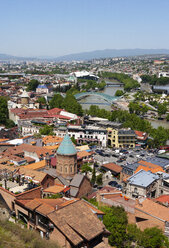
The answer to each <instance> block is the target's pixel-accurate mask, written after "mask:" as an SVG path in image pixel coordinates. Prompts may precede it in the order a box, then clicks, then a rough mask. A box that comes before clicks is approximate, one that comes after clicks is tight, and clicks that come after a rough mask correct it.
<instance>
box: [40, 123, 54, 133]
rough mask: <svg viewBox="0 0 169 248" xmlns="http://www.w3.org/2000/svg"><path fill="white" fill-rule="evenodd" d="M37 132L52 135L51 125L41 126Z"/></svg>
mask: <svg viewBox="0 0 169 248" xmlns="http://www.w3.org/2000/svg"><path fill="white" fill-rule="evenodd" d="M39 133H40V134H41V135H53V134H54V133H53V127H51V126H48V125H45V126H44V127H43V128H40V130H39Z"/></svg>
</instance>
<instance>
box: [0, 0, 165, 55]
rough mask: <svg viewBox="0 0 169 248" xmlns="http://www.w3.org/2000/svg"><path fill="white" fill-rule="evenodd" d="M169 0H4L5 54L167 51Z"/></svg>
mask: <svg viewBox="0 0 169 248" xmlns="http://www.w3.org/2000/svg"><path fill="white" fill-rule="evenodd" d="M168 12H169V0H29V1H28V0H0V24H1V28H0V53H7V54H12V55H17V56H60V55H65V54H70V53H76V52H84V51H92V50H100V49H108V48H109V49H111V48H112V49H124V48H168V49H169V31H168V30H169V28H168V26H169V14H168Z"/></svg>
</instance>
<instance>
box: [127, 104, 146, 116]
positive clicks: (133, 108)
mask: <svg viewBox="0 0 169 248" xmlns="http://www.w3.org/2000/svg"><path fill="white" fill-rule="evenodd" d="M148 110H149V108H148V107H147V105H145V104H144V103H140V104H139V103H137V102H130V103H129V112H130V114H133V113H135V114H136V115H144V114H146V113H147V111H148Z"/></svg>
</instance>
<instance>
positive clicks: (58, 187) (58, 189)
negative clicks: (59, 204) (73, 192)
mask: <svg viewBox="0 0 169 248" xmlns="http://www.w3.org/2000/svg"><path fill="white" fill-rule="evenodd" d="M64 189H65V187H64V186H63V185H53V186H50V187H48V188H46V189H44V190H43V192H48V193H54V194H58V193H60V192H62V191H63V190H64Z"/></svg>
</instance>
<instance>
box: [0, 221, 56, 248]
mask: <svg viewBox="0 0 169 248" xmlns="http://www.w3.org/2000/svg"><path fill="white" fill-rule="evenodd" d="M11 247H12V248H46V247H48V248H59V245H58V244H57V243H56V242H51V241H49V240H45V239H41V238H40V236H39V234H38V233H37V232H36V231H34V230H28V229H26V228H22V227H21V226H20V225H19V224H16V223H12V222H9V221H2V220H0V248H11Z"/></svg>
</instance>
